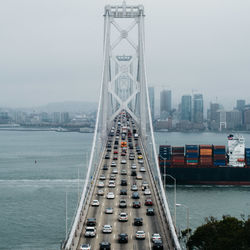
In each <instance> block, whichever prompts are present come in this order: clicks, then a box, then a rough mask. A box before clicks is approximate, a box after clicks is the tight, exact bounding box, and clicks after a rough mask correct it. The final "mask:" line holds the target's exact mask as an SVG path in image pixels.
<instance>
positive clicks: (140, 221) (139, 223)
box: [134, 217, 143, 226]
mask: <svg viewBox="0 0 250 250" xmlns="http://www.w3.org/2000/svg"><path fill="white" fill-rule="evenodd" d="M134 225H135V226H142V225H143V219H142V218H139V217H136V218H134Z"/></svg>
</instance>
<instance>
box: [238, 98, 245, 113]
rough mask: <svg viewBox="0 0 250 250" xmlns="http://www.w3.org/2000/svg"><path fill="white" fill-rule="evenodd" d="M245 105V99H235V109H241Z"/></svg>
mask: <svg viewBox="0 0 250 250" xmlns="http://www.w3.org/2000/svg"><path fill="white" fill-rule="evenodd" d="M245 105H246V101H245V100H237V101H236V109H238V110H239V111H243V110H244V108H245Z"/></svg>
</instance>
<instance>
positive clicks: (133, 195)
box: [132, 192, 140, 199]
mask: <svg viewBox="0 0 250 250" xmlns="http://www.w3.org/2000/svg"><path fill="white" fill-rule="evenodd" d="M132 199H140V195H139V193H138V192H133V193H132Z"/></svg>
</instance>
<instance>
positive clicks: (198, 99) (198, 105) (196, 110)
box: [193, 94, 203, 123]
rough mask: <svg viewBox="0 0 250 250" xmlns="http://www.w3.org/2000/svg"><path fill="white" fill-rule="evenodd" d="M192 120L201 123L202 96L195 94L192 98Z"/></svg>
mask: <svg viewBox="0 0 250 250" xmlns="http://www.w3.org/2000/svg"><path fill="white" fill-rule="evenodd" d="M193 122H194V123H203V96H202V94H195V95H194V99H193Z"/></svg>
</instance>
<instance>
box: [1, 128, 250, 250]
mask: <svg viewBox="0 0 250 250" xmlns="http://www.w3.org/2000/svg"><path fill="white" fill-rule="evenodd" d="M226 136H227V135H226V134H223V133H168V132H164V133H155V139H156V143H157V145H161V144H170V145H175V146H182V145H185V144H215V145H226V143H227V138H226ZM244 137H245V139H246V145H247V146H248V147H250V135H249V134H244ZM92 138H93V134H83V133H73V132H72V133H63V132H62V133H58V132H53V131H39V132H38V131H37V132H36V131H0V249H23V250H24V249H25V250H26V249H27V250H29V249H32V250H33V249H34V250H35V249H43V250H45V249H48V250H54V249H60V243H61V242H62V241H63V239H64V238H65V233H66V229H68V228H69V227H70V224H71V222H72V219H73V216H74V213H75V211H76V208H77V202H78V198H79V190H80V189H81V188H82V186H83V179H84V178H85V174H86V169H87V161H88V158H89V154H90V150H91V145H92ZM78 173H79V174H78ZM78 178H79V179H80V181H79V179H78ZM166 190H167V198H168V202H169V207H170V210H171V212H172V213H173V210H174V209H173V208H174V203H173V199H174V190H173V186H167V187H166ZM66 196H67V223H66V218H65V217H66V204H65V203H66ZM177 203H181V204H183V205H185V206H188V207H189V209H190V215H189V220H190V226H191V228H192V229H195V228H196V227H197V226H199V225H201V224H202V223H203V222H204V218H205V217H208V216H215V217H217V218H221V216H222V215H224V214H225V215H232V216H236V217H238V218H240V217H241V215H242V214H243V215H245V217H246V218H247V216H248V215H249V214H250V187H248V186H241V187H232V186H231V187H230V186H177ZM186 223H187V217H186V210H185V208H184V207H177V228H179V229H180V230H181V229H185V228H186ZM66 225H67V226H66Z"/></svg>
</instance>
